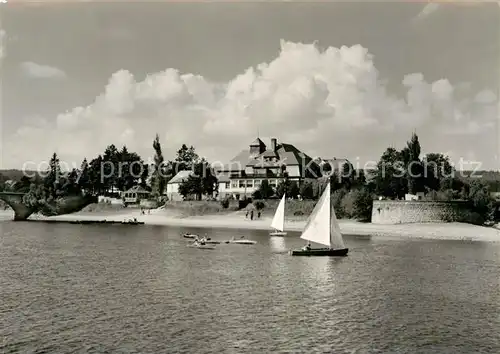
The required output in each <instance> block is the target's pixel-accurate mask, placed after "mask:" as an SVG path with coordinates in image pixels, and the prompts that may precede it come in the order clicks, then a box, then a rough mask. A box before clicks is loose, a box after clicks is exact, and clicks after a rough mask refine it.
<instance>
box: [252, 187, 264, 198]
mask: <svg viewBox="0 0 500 354" xmlns="http://www.w3.org/2000/svg"><path fill="white" fill-rule="evenodd" d="M252 198H253V199H262V193H261V191H260V190H259V189H257V190H256V191H254V192H253V193H252Z"/></svg>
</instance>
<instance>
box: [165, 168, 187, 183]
mask: <svg viewBox="0 0 500 354" xmlns="http://www.w3.org/2000/svg"><path fill="white" fill-rule="evenodd" d="M192 174H193V171H188V170H185V171H179V172H178V173H177V174H176V175H175V176H174V177H172V179H170V181H168V184H174V183H182V182H184V181H186V180H187V179H188V178H189V176H191V175H192Z"/></svg>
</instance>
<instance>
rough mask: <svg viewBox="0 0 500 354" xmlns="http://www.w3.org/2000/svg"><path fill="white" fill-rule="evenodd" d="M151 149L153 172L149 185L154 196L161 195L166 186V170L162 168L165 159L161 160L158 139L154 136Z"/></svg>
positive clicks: (161, 155)
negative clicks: (153, 151) (152, 150)
mask: <svg viewBox="0 0 500 354" xmlns="http://www.w3.org/2000/svg"><path fill="white" fill-rule="evenodd" d="M153 149H154V150H155V157H154V161H155V163H154V170H153V175H152V181H151V185H152V188H153V194H154V195H156V196H161V195H163V191H164V189H165V185H166V182H167V180H166V178H165V177H166V168H165V166H164V163H165V159H164V158H163V153H162V151H161V144H160V137H159V136H158V134H156V137H155V140H153Z"/></svg>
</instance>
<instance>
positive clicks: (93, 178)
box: [88, 155, 105, 194]
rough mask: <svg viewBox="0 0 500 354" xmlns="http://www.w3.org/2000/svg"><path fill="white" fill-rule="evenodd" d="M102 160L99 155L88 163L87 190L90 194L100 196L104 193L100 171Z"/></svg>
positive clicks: (102, 167) (102, 166)
mask: <svg viewBox="0 0 500 354" xmlns="http://www.w3.org/2000/svg"><path fill="white" fill-rule="evenodd" d="M103 161H104V160H103V158H102V156H101V155H99V156H97V157H96V158H95V159H93V160H92V161H90V164H89V167H88V175H89V188H90V189H91V191H92V194H102V193H103V192H104V191H105V185H104V177H103V175H102V169H104V165H103Z"/></svg>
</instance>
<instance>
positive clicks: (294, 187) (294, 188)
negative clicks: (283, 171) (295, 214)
mask: <svg viewBox="0 0 500 354" xmlns="http://www.w3.org/2000/svg"><path fill="white" fill-rule="evenodd" d="M299 193H300V189H299V184H298V183H297V182H296V181H292V182H290V186H289V188H288V195H289V196H290V198H294V199H295V198H297V197H298V196H299Z"/></svg>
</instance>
